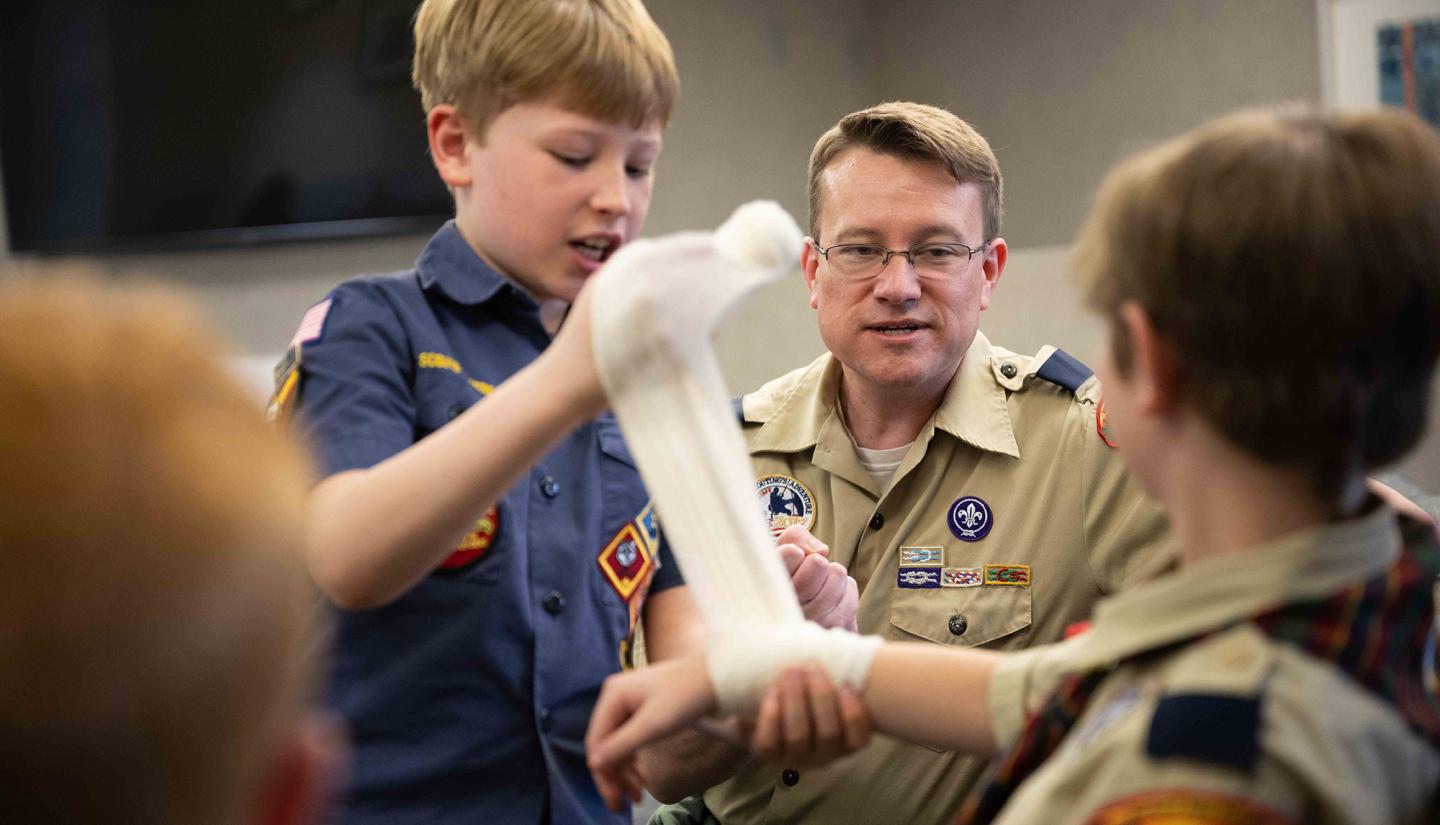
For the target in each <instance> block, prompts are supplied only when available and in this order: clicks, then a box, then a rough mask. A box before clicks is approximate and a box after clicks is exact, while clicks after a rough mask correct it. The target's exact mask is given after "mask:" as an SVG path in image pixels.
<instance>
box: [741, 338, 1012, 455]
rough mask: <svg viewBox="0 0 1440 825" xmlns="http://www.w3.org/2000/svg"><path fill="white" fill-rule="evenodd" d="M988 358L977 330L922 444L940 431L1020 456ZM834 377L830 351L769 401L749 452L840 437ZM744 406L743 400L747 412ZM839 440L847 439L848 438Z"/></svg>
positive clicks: (796, 448) (795, 448)
mask: <svg viewBox="0 0 1440 825" xmlns="http://www.w3.org/2000/svg"><path fill="white" fill-rule="evenodd" d="M990 358H991V346H990V341H989V339H987V338H986V337H985V335H984V334H983V333H981V332H979V331H978V330H977V331H976V333H975V340H973V341H971V342H970V348H969V349H968V350H966V351H965V357H964V358H963V359H961V361H960V368H959V369H958V370H957V371H956V373H955V377H954V378H953V379H952V380H951V381H950V386H949V387H948V388H946V390H945V397H944V398H943V399H942V400H941V402H940V407H939V409H937V410H936V411H935V415H934V416H933V417H932V419H931V423H930V424H929V425H927V426H926V427H925V428H924V429H923V430H922V431H921V432H920V435H919V438H920V439H921V440H922V441H926V442H928V441H929V440H930V435H931V433H932V432H933V430H934V429H941V430H944V431H945V432H947V433H949V434H951V435H953V436H955V437H956V438H958V439H960V440H961V441H964V442H966V443H968V444H971V445H973V446H975V447H978V448H980V449H982V450H987V451H990V452H996V453H1001V454H1004V455H1008V456H1010V457H1012V458H1019V457H1020V446H1019V445H1018V444H1017V443H1016V442H1015V431H1014V429H1013V428H1012V427H1011V424H1010V408H1009V407H1008V406H1007V404H1006V392H1005V388H1004V387H1001V386H1000V385H999V384H997V383H996V382H995V377H994V375H993V374H992V371H991V369H990ZM840 374H841V367H840V361H839V360H838V359H837V358H835V356H834V355H832V354H830V353H826V354H825V355H823V356H821V357H820V358H819V359H817V360H816V361H815V362H814V363H812V364H811V365H810V366H809V367H808V368H806V370H805V373H804V375H803V376H802V377H801V378H800V380H799V381H798V382H796V384H795V385H794V386H793V387H792V388H791V389H790V391H789V392H788V393H787V394H785V396H784V397H782V398H778V399H773V403H774V411H773V412H771V413H769V415H768V416H762V417H761V418H760V420H763V421H764V422H765V423H764V426H763V427H761V429H760V431H759V432H757V433H756V434H755V435H754V437H753V438H752V439H751V442H750V449H751V450H752V451H753V452H769V451H774V452H800V451H802V450H806V449H809V448H811V447H813V446H815V445H816V444H817V443H819V442H821V441H823V440H825V439H826V437H828V436H831V435H835V434H836V433H839V434H842V435H843V433H844V425H843V424H842V423H841V421H840V415H839V409H838V405H839V400H838V399H839V391H840ZM767 401H768V400H767ZM750 403H751V402H750V400H749V399H748V398H747V399H746V408H747V412H748V411H749V408H750ZM762 403H766V402H762ZM767 406H768V404H767ZM750 420H756V419H755V418H751V419H750ZM844 438H845V439H846V440H847V441H848V439H849V436H848V435H845V436H844Z"/></svg>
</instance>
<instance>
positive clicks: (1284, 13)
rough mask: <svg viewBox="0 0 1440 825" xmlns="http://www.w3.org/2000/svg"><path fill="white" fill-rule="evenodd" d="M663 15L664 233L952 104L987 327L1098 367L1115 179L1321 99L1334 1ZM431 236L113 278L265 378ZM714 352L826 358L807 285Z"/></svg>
mask: <svg viewBox="0 0 1440 825" xmlns="http://www.w3.org/2000/svg"><path fill="white" fill-rule="evenodd" d="M1335 2H1336V4H1337V5H1344V6H1346V7H1350V8H1352V9H1353V8H1355V7H1358V6H1363V5H1365V4H1367V3H1374V2H1419V3H1435V2H1436V0H1335ZM648 5H649V7H650V9H651V11H652V13H653V14H654V16H655V18H656V20H657V21H658V22H659V23H660V25H661V26H662V27H663V28H664V29H665V31H666V33H667V34H668V35H669V37H670V39H671V42H672V44H673V45H674V47H675V52H676V57H677V60H678V62H679V66H680V74H681V78H682V82H683V89H682V97H681V101H680V105H679V108H678V109H677V111H676V112H675V115H674V118H673V120H672V122H671V125H670V128H669V130H668V132H667V135H666V149H665V153H664V155H663V157H662V159H661V162H660V166H659V170H658V178H657V186H656V194H655V201H654V205H653V208H652V211H651V217H650V222H649V226H648V228H647V234H658V233H663V232H668V231H672V230H676V229H682V228H694V227H708V226H713V225H715V224H716V223H717V222H718V221H720V220H722V219H723V218H724V217H725V215H726V214H728V212H729V211H730V210H731V209H732V208H733V207H734V206H735V205H737V204H738V203H740V202H741V201H744V200H747V199H750V198H754V197H772V198H776V199H778V200H779V201H780V202H781V203H782V204H784V205H785V206H786V207H787V208H789V209H790V210H791V211H792V213H793V214H794V215H795V216H796V218H797V219H798V220H801V221H802V222H803V220H804V206H805V204H804V200H805V195H804V175H805V161H806V158H807V157H808V155H809V151H810V147H811V145H812V144H813V142H814V140H815V138H816V137H818V136H819V134H820V133H821V132H822V131H823V130H824V129H826V128H828V127H829V126H830V125H831V124H833V123H834V121H835V120H836V119H837V118H838V117H839V116H840V115H842V114H844V113H846V112H849V111H853V110H855V109H858V108H861V107H863V106H866V105H869V104H871V103H874V102H878V101H880V100H885V99H894V98H909V99H916V100H923V101H926V102H932V103H936V104H939V105H944V106H947V107H949V108H951V109H952V110H953V111H955V112H956V113H957V114H959V115H960V116H962V117H964V118H966V119H968V120H970V121H971V122H972V123H974V124H975V125H976V127H977V128H979V129H980V131H981V132H982V133H984V134H985V135H986V136H987V137H988V138H989V139H990V140H991V142H992V143H993V144H994V146H995V148H996V151H997V154H999V156H1000V160H1001V164H1002V166H1003V167H1004V169H1005V173H1006V201H1007V214H1006V222H1005V233H1004V234H1005V236H1006V238H1007V240H1008V241H1009V242H1010V244H1011V253H1012V257H1011V262H1010V266H1009V269H1008V271H1007V273H1006V275H1005V277H1004V279H1003V281H1002V283H1001V285H1000V291H999V293H998V295H997V297H996V301H995V304H994V305H993V306H992V308H991V309H990V310H989V311H988V312H986V313H985V315H984V316H983V317H982V327H983V328H984V329H986V331H987V332H988V333H989V334H990V336H991V338H992V340H994V341H995V342H997V343H999V344H1001V345H1002V346H1006V347H1008V348H1010V349H1013V350H1016V351H1019V352H1033V351H1034V350H1035V349H1037V348H1038V347H1039V346H1040V345H1041V344H1045V343H1054V344H1058V345H1060V346H1063V347H1065V348H1066V349H1067V350H1069V351H1070V352H1072V353H1073V354H1075V355H1076V356H1077V357H1079V358H1081V359H1082V360H1089V361H1092V362H1093V359H1094V356H1095V354H1096V352H1097V351H1098V342H1099V330H1098V326H1097V325H1096V324H1095V322H1094V321H1093V319H1090V318H1088V317H1087V316H1085V315H1084V314H1083V313H1081V312H1080V311H1079V310H1078V309H1077V308H1076V305H1075V303H1074V301H1073V297H1072V296H1073V291H1072V290H1071V287H1070V285H1069V281H1068V275H1067V267H1066V256H1067V254H1068V246H1067V245H1068V243H1069V241H1070V238H1071V237H1072V235H1073V234H1074V231H1075V229H1076V227H1077V225H1078V223H1079V221H1080V218H1081V217H1082V216H1083V215H1084V213H1085V210H1086V208H1087V206H1088V203H1089V200H1090V197H1091V194H1092V191H1093V189H1094V187H1095V185H1096V183H1097V182H1098V181H1099V179H1100V176H1101V175H1102V174H1103V172H1104V170H1105V169H1106V168H1107V167H1108V166H1109V165H1110V164H1111V163H1113V162H1114V161H1115V160H1116V159H1118V158H1119V157H1120V156H1122V155H1124V154H1126V153H1128V152H1130V151H1132V150H1134V149H1137V148H1139V147H1141V146H1143V145H1145V144H1147V143H1149V142H1151V141H1153V140H1155V139H1159V138H1163V137H1166V136H1169V135H1172V134H1176V133H1178V132H1181V131H1184V130H1185V129H1188V128H1190V127H1192V126H1194V125H1196V124H1197V123H1199V122H1201V121H1202V120H1205V119H1207V118H1210V117H1213V116H1215V115H1218V114H1221V113H1222V112H1225V111H1228V110H1230V109H1232V108H1236V107H1239V106H1244V105H1254V104H1261V103H1267V102H1273V101H1277V100H1286V99H1301V100H1312V101H1314V100H1318V99H1319V96H1320V89H1321V72H1320V51H1319V48H1318V43H1319V42H1320V40H1321V38H1320V26H1319V23H1320V21H1321V19H1322V15H1320V14H1319V13H1318V12H1317V8H1319V9H1324V8H1326V6H1325V3H1324V2H1323V0H1322V2H1321V3H1320V4H1319V5H1318V6H1317V3H1316V0H1067V2H1054V1H1053V0H787V2H784V3H774V2H766V1H765V0H727V2H723V3H710V2H695V0H650V1H649V3H648ZM424 241H425V238H424V237H423V236H410V237H398V238H387V239H376V240H353V241H334V242H327V243H296V244H288V245H279V246H267V247H253V248H240V249H227V250H214V251H205V252H186V253H166V254H149V255H110V256H105V257H104V258H103V259H101V260H100V261H99V264H100V265H101V266H102V267H103V268H104V269H106V270H107V271H111V272H115V273H116V274H117V276H118V277H130V274H131V273H134V272H146V273H150V274H153V275H158V276H160V277H162V278H166V279H168V280H171V281H173V282H175V283H178V284H181V285H184V286H186V287H188V288H190V289H192V290H193V291H194V292H195V293H196V294H197V296H198V297H199V299H200V301H201V302H202V304H203V305H204V306H205V307H206V308H207V309H208V310H209V311H210V312H211V313H212V314H213V315H214V317H215V319H216V322H217V325H218V326H219V327H220V328H221V329H223V330H224V331H225V332H226V333H227V334H229V335H230V337H231V338H232V339H233V340H234V341H235V343H236V345H237V348H238V349H239V351H240V352H242V353H245V354H249V355H251V356H256V357H257V358H258V360H257V361H255V362H253V365H254V367H255V369H256V371H257V372H259V371H262V370H261V365H263V364H264V363H265V361H266V360H268V358H269V357H270V355H271V354H273V353H275V352H276V351H278V350H279V349H281V348H282V347H283V345H284V343H285V341H287V340H288V339H289V337H290V334H291V332H292V331H293V329H294V325H295V323H296V321H297V320H298V318H299V316H300V314H301V313H302V312H303V311H304V308H305V307H306V306H308V305H309V304H310V303H311V302H312V301H314V300H316V299H318V298H319V297H320V296H321V295H323V294H324V292H325V291H326V290H327V289H328V288H329V287H330V286H331V285H332V284H334V283H335V282H337V281H339V280H340V279H342V278H345V277H348V276H350V275H352V274H356V273H359V272H383V271H390V270H395V269H402V268H406V267H408V266H410V264H411V262H412V261H413V259H414V257H415V255H416V254H417V253H418V252H419V250H420V249H421V247H422V246H423V244H424ZM3 255H4V253H0V262H3ZM718 349H719V351H720V356H721V361H722V364H723V366H724V368H725V372H726V375H727V377H728V378H729V379H730V381H731V384H732V387H733V388H735V389H736V391H741V390H743V389H748V388H752V387H754V386H756V385H758V384H759V383H761V382H763V381H764V380H766V379H768V378H770V377H773V376H774V375H776V374H778V373H780V372H781V371H783V370H785V369H788V368H790V367H794V366H798V365H800V364H803V363H806V362H808V361H809V360H810V359H812V358H813V357H814V356H815V355H817V354H819V352H820V351H821V344H820V341H819V337H818V335H817V334H816V333H815V325H814V317H813V313H812V312H811V311H810V309H809V307H808V305H807V303H806V300H805V291H804V286H803V284H802V283H801V282H800V279H799V277H798V276H796V277H795V278H794V279H792V280H790V281H788V282H786V283H782V284H778V285H775V286H772V287H769V288H768V289H767V290H765V291H764V292H763V293H762V294H760V295H757V296H754V297H753V298H752V299H750V300H749V301H747V302H746V304H745V305H743V306H742V307H741V308H740V309H739V310H738V312H737V313H736V315H735V320H734V321H733V322H732V323H731V324H730V325H729V327H728V328H727V329H725V330H724V331H722V333H721V335H720V336H719V341H718ZM1436 418H1437V421H1436V423H1435V424H1434V425H1432V427H1431V436H1430V438H1429V439H1428V440H1427V442H1426V443H1425V444H1424V445H1423V446H1422V448H1421V450H1420V451H1419V453H1418V454H1417V455H1416V456H1415V457H1414V458H1412V459H1411V461H1409V462H1407V463H1406V464H1405V465H1404V469H1405V471H1406V472H1407V473H1408V474H1409V476H1410V477H1411V478H1412V479H1414V480H1415V481H1416V482H1417V483H1419V484H1420V486H1421V487H1422V488H1423V489H1425V490H1426V491H1429V492H1431V493H1440V408H1437V410H1436Z"/></svg>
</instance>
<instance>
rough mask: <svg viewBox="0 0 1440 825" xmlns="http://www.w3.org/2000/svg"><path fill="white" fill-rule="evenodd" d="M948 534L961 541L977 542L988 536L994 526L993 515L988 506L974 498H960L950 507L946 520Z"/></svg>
mask: <svg viewBox="0 0 1440 825" xmlns="http://www.w3.org/2000/svg"><path fill="white" fill-rule="evenodd" d="M946 521H947V522H948V524H949V527H950V532H951V533H954V534H955V538H957V539H960V540H961V541H979V540H980V539H983V538H985V536H987V535H989V533H990V528H991V527H992V526H994V524H995V514H994V513H993V512H991V510H990V505H988V504H986V503H985V502H984V501H983V500H981V499H980V498H978V497H976V496H961V497H960V498H957V499H955V503H954V504H951V505H950V514H949V517H948V518H947V519H946Z"/></svg>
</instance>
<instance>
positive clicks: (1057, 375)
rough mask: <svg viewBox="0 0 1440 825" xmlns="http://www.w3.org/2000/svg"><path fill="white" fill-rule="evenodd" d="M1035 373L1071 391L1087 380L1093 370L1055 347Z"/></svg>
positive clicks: (1074, 390)
mask: <svg viewBox="0 0 1440 825" xmlns="http://www.w3.org/2000/svg"><path fill="white" fill-rule="evenodd" d="M1035 374H1036V375H1037V376H1039V377H1041V378H1043V379H1045V380H1046V381H1049V382H1050V383H1052V384H1057V385H1059V386H1061V387H1064V388H1065V389H1067V390H1069V391H1070V392H1072V393H1073V392H1076V391H1078V390H1079V389H1080V385H1081V384H1084V383H1085V382H1086V381H1088V380H1089V379H1090V376H1092V375H1094V374H1095V371H1094V370H1092V369H1090V368H1089V367H1087V366H1085V365H1084V364H1082V363H1080V362H1079V361H1078V360H1077V359H1076V358H1075V356H1073V355H1071V354H1070V353H1068V352H1066V351H1065V350H1063V349H1057V350H1055V351H1054V352H1052V353H1050V357H1049V358H1046V359H1045V363H1043V364H1041V365H1040V369H1038V370H1036V371H1035Z"/></svg>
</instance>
